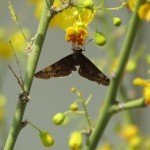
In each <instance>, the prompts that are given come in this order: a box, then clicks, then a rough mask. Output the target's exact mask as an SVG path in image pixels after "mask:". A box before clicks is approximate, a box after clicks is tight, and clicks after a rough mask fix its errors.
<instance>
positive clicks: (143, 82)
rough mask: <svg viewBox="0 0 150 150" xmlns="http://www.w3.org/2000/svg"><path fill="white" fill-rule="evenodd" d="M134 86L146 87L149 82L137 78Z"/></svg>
mask: <svg viewBox="0 0 150 150" xmlns="http://www.w3.org/2000/svg"><path fill="white" fill-rule="evenodd" d="M133 84H134V85H138V86H146V85H147V82H146V81H145V80H144V79H142V78H135V79H134V80H133Z"/></svg>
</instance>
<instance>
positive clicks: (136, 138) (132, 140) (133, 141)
mask: <svg viewBox="0 0 150 150" xmlns="http://www.w3.org/2000/svg"><path fill="white" fill-rule="evenodd" d="M141 141H142V139H141V137H140V136H138V135H136V136H133V137H131V138H130V139H129V144H130V146H132V147H138V146H139V145H140V144H141Z"/></svg>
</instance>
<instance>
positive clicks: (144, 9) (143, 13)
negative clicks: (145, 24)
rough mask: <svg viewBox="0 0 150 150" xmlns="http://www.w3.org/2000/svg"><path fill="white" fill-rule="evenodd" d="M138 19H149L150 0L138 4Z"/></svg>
mask: <svg viewBox="0 0 150 150" xmlns="http://www.w3.org/2000/svg"><path fill="white" fill-rule="evenodd" d="M138 14H139V17H140V19H144V20H146V21H150V2H147V3H145V4H143V5H141V6H140V8H139V10H138Z"/></svg>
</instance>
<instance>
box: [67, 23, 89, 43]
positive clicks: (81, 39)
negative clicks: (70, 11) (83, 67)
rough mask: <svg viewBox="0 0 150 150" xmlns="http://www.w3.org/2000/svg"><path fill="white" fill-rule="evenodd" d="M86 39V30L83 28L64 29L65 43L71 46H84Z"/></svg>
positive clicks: (75, 26)
mask: <svg viewBox="0 0 150 150" xmlns="http://www.w3.org/2000/svg"><path fill="white" fill-rule="evenodd" d="M86 38H87V30H86V29H85V28H83V27H80V26H77V25H74V26H71V27H69V28H67V29H66V37H65V39H66V41H67V42H71V43H72V45H74V46H75V45H76V46H78V45H84V43H85V40H86Z"/></svg>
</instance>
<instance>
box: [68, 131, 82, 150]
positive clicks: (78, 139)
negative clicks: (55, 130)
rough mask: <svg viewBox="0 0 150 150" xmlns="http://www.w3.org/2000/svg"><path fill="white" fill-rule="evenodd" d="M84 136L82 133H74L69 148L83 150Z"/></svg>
mask: <svg viewBox="0 0 150 150" xmlns="http://www.w3.org/2000/svg"><path fill="white" fill-rule="evenodd" d="M82 142H83V139H82V134H81V132H78V131H76V132H73V133H72V134H71V136H70V139H69V147H70V149H71V150H81V149H82Z"/></svg>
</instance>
